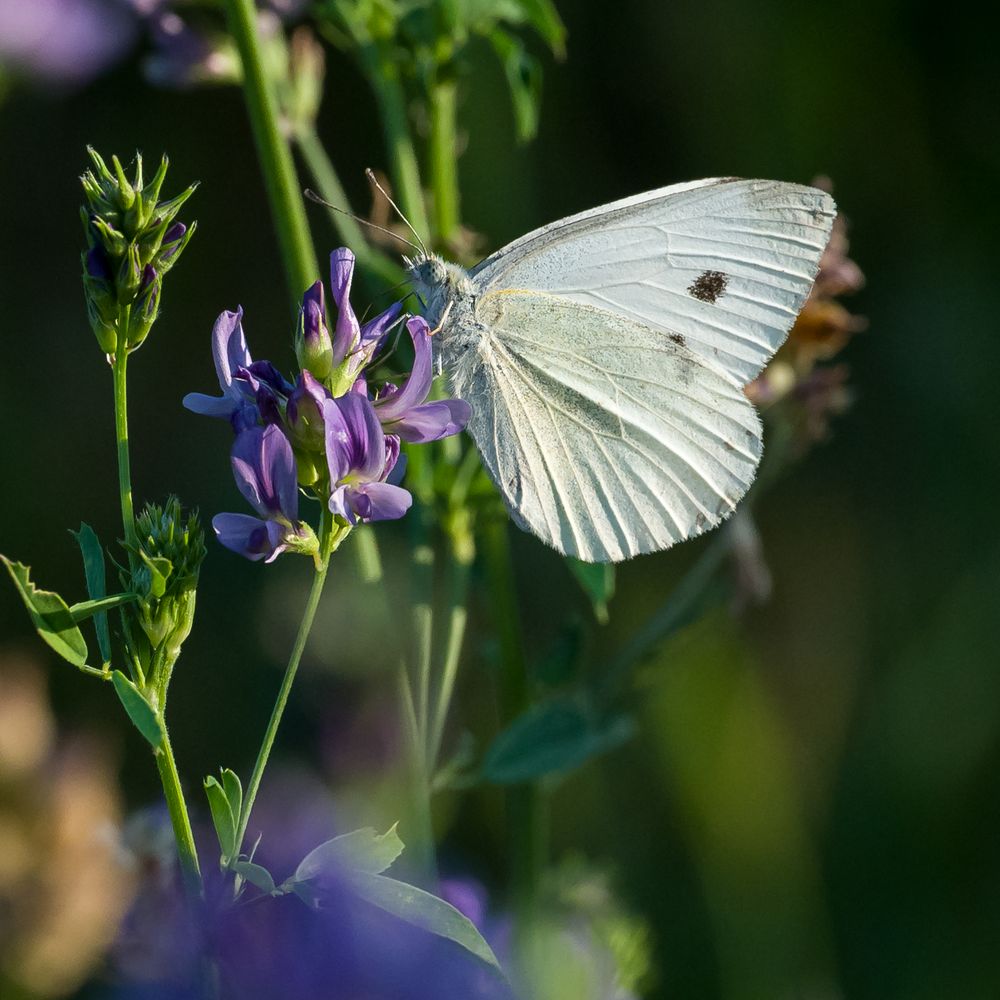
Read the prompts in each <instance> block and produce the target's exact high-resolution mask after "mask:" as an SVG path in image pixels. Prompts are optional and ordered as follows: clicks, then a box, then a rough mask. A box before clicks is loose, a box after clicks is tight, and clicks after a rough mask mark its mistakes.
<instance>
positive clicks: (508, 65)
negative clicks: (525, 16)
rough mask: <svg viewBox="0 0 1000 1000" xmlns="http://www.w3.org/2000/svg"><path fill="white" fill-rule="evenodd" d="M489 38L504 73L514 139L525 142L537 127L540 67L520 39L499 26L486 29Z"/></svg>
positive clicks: (540, 83) (540, 90) (540, 93)
mask: <svg viewBox="0 0 1000 1000" xmlns="http://www.w3.org/2000/svg"><path fill="white" fill-rule="evenodd" d="M490 42H491V44H492V45H493V49H494V51H495V52H496V54H497V57H498V58H499V60H500V62H501V64H502V65H503V70H504V74H505V75H506V77H507V86H508V87H509V88H510V99H511V105H512V107H513V111H514V125H515V130H516V133H517V141H518V142H528V141H529V140H531V139H533V138H534V137H535V133H536V132H537V131H538V106H539V103H540V101H541V97H542V68H541V66H540V65H539V63H538V60H537V59H535V57H534V56H532V55H529V53H528V51H527V50H526V49H525V47H524V45H522V44H521V42H520V40H519V39H517V38H515V37H514V36H513V35H511V34H510V33H509V32H507V31H504V30H503V29H502V28H497V29H496V30H495V31H492V32H491V33H490Z"/></svg>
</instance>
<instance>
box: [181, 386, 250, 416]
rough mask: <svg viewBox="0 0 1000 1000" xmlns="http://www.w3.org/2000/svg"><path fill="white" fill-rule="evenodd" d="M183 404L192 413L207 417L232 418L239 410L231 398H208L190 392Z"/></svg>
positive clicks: (198, 393)
mask: <svg viewBox="0 0 1000 1000" xmlns="http://www.w3.org/2000/svg"><path fill="white" fill-rule="evenodd" d="M181 402H182V403H183V405H184V407H185V408H186V409H188V410H190V411H191V412H192V413H200V414H201V415H202V416H205V417H231V416H232V415H233V411H234V410H236V409H237V403H236V402H235V401H234V400H233V399H232V398H231V397H230V396H206V395H205V393H203V392H189V393H188V394H187V395H186V396H185V397H184V399H183V400H181Z"/></svg>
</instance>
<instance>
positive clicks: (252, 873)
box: [232, 861, 276, 895]
mask: <svg viewBox="0 0 1000 1000" xmlns="http://www.w3.org/2000/svg"><path fill="white" fill-rule="evenodd" d="M232 869H233V871H234V872H236V874H237V875H239V876H240V877H241V878H244V879H246V881H247V882H249V883H250V884H251V885H255V886H256V887H257V888H258V889H260V891H261V892H266V893H267V894H268V895H270V894H272V893H274V892H275V891H276V889H275V885H274V878H273V877H272V875H271V873H270V872H269V871H268V870H267V869H266V868H265V867H264V866H263V865H257V864H254V863H253V862H252V861H234V862H233V864H232Z"/></svg>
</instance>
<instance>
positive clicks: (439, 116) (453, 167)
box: [430, 79, 459, 244]
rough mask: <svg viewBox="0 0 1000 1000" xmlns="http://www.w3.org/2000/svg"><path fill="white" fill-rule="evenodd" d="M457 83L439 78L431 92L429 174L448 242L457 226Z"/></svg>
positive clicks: (437, 219)
mask: <svg viewBox="0 0 1000 1000" xmlns="http://www.w3.org/2000/svg"><path fill="white" fill-rule="evenodd" d="M457 97H458V87H457V84H456V83H455V81H454V80H453V79H446V80H438V81H437V82H436V83H435V84H434V86H433V87H432V89H431V93H430V174H431V186H432V190H433V191H434V228H435V231H436V233H437V238H438V240H439V241H440V242H442V243H445V244H447V243H448V242H449V241H450V240H451V239H452V238H453V237H454V235H455V232H456V230H457V229H458V220H459V191H458V146H457V143H456V140H455V119H456V113H457V107H458V100H457Z"/></svg>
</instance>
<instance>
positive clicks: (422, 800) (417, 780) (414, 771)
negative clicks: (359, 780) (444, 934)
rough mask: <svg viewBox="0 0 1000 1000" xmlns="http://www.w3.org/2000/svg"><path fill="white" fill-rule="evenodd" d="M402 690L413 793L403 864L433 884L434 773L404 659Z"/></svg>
mask: <svg viewBox="0 0 1000 1000" xmlns="http://www.w3.org/2000/svg"><path fill="white" fill-rule="evenodd" d="M398 689H399V690H398V694H399V715H400V721H401V723H402V726H403V739H404V749H405V752H406V778H407V787H408V789H409V792H410V796H409V798H410V823H409V824H407V826H406V829H405V832H404V839H405V840H406V853H405V855H404V856H403V865H404V867H405V866H409V867H410V870H411V872H412V875H411V877H412V878H413V879H414V881H416V882H418V883H422V884H423V885H425V886H433V884H434V883H435V882H436V881H437V861H436V860H435V857H434V822H433V816H432V814H431V795H430V786H431V775H430V768H429V767H428V766H427V756H426V751H425V743H424V737H423V734H422V733H421V731H420V725H419V723H418V721H417V712H416V705H415V703H414V698H413V682H412V680H411V677H410V671H409V670H408V669H407V665H406V661H405V660H401V661H400V665H399V672H398Z"/></svg>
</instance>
